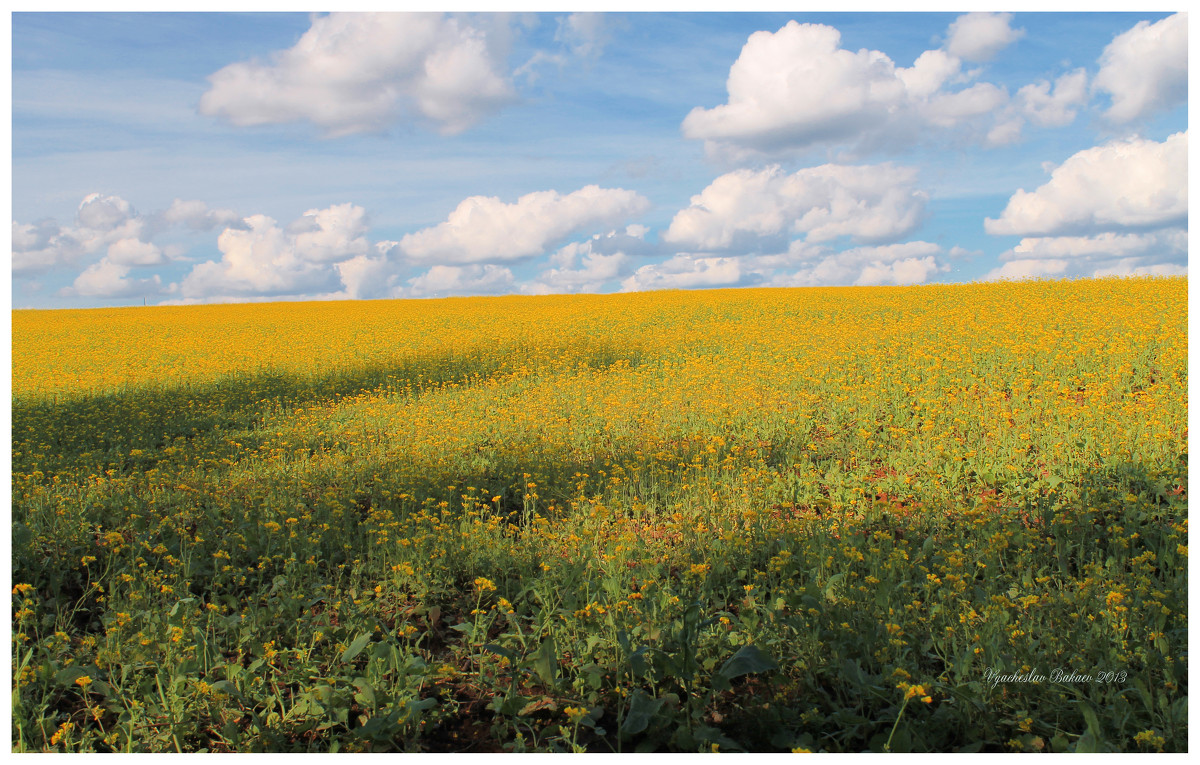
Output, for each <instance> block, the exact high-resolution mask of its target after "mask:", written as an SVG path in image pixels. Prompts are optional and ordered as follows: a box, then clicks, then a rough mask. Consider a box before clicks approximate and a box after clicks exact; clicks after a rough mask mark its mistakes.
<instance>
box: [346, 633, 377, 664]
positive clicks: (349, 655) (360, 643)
mask: <svg viewBox="0 0 1200 765" xmlns="http://www.w3.org/2000/svg"><path fill="white" fill-rule="evenodd" d="M370 640H371V633H369V632H364V633H363V634H361V635H359V636H358V637H356V638H354V642H352V643H350V645H349V646H347V647H346V650H345V651H342V661H344V662H347V661H353V660H354V657H355V656H358V654H359V652H360V651H362V649H363V648H365V647H366V645H367V643H368V642H370Z"/></svg>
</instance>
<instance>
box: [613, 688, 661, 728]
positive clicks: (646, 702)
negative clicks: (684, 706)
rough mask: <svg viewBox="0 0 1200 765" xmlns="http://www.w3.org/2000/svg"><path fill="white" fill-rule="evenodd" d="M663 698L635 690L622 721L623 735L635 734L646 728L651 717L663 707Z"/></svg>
mask: <svg viewBox="0 0 1200 765" xmlns="http://www.w3.org/2000/svg"><path fill="white" fill-rule="evenodd" d="M662 704H663V702H662V699H652V698H650V697H649V696H647V695H646V694H645V693H644V692H643V691H635V692H634V694H633V696H631V697H630V699H629V711H628V712H626V713H625V721H624V722H622V723H621V735H622V737H625V736H634V735H637V734H638V733H641V732H642V731H644V730H646V726H648V725H649V724H650V720H651V718H653V717H654V715H655V714H657V713H658V710H659V709H660V708H661V707H662Z"/></svg>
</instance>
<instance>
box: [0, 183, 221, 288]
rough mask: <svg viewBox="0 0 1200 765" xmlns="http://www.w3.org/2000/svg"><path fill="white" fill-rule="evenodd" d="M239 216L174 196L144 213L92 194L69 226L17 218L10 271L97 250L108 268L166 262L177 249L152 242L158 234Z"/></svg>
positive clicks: (64, 262)
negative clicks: (159, 208) (162, 207)
mask: <svg viewBox="0 0 1200 765" xmlns="http://www.w3.org/2000/svg"><path fill="white" fill-rule="evenodd" d="M239 220H240V219H239V218H238V217H237V215H236V214H235V213H234V212H233V211H232V210H213V209H210V208H209V207H208V206H207V205H205V204H204V203H203V202H198V201H190V202H184V201H182V200H179V199H176V200H175V201H174V202H173V203H172V204H171V206H170V207H169V208H167V209H166V210H162V211H159V212H154V213H150V214H146V215H143V214H141V213H139V212H138V211H137V210H135V209H134V207H133V205H132V204H130V203H129V201H128V200H125V199H122V198H121V197H119V196H115V195H107V194H100V193H93V194H88V195H87V196H85V197H84V198H83V200H82V201H81V202H80V203H79V208H78V210H77V211H76V214H75V220H74V222H73V223H72V224H70V225H66V226H60V225H59V224H58V222H57V221H54V220H43V221H39V222H37V223H19V222H17V221H13V226H12V255H13V257H12V269H13V271H12V272H13V275H14V276H25V277H27V276H31V275H34V274H37V273H42V272H45V271H49V270H51V269H54V268H58V267H79V266H81V265H82V264H84V263H86V262H88V261H91V260H93V259H94V258H95V257H96V256H97V254H99V253H103V255H104V257H105V258H106V259H107V260H106V262H107V263H108V264H109V266H135V267H146V266H157V265H162V264H164V263H166V262H168V261H169V260H171V259H172V256H173V255H175V254H176V253H175V251H174V250H173V248H171V247H168V248H165V249H164V248H163V247H160V246H159V245H157V244H155V243H154V242H153V241H152V240H153V239H154V238H155V237H157V236H159V235H160V234H162V233H164V232H166V231H168V230H170V229H172V228H177V227H187V228H190V229H193V230H208V229H212V228H214V227H216V226H219V225H234V226H236V225H240V223H239ZM95 263H99V261H95ZM103 273H104V274H107V275H110V276H111V275H112V274H113V273H115V272H114V271H113V270H112V269H111V268H109V269H108V270H106V271H104V272H103ZM79 294H85V293H79ZM86 294H99V293H86Z"/></svg>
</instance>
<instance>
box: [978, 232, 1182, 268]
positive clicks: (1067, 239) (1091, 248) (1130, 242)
mask: <svg viewBox="0 0 1200 765" xmlns="http://www.w3.org/2000/svg"><path fill="white" fill-rule="evenodd" d="M1187 239H1188V233H1187V231H1186V230H1185V229H1182V228H1171V229H1163V230H1162V231H1155V232H1151V233H1145V234H1115V233H1112V232H1108V233H1104V234H1099V235H1096V236H1047V237H1026V238H1024V239H1022V240H1021V242H1020V243H1019V244H1018V245H1017V246H1016V247H1014V248H1012V249H1011V250H1009V251H1008V252H1006V253H1004V254H1002V255H1001V256H1000V259H1001V260H1002V261H1009V260H1039V259H1045V258H1053V259H1061V258H1088V259H1091V258H1097V257H1099V258H1130V257H1146V256H1153V255H1162V256H1165V257H1172V256H1174V257H1179V256H1185V257H1186V255H1187Z"/></svg>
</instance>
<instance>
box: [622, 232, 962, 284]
mask: <svg viewBox="0 0 1200 765" xmlns="http://www.w3.org/2000/svg"><path fill="white" fill-rule="evenodd" d="M942 255H943V252H942V248H941V247H940V246H938V245H937V244H934V243H932V242H921V241H914V242H902V243H897V244H889V245H879V246H863V247H854V248H851V249H848V250H843V251H840V252H838V251H834V250H832V249H830V248H829V247H827V246H825V245H813V244H809V243H807V242H800V241H796V242H792V243H791V245H790V246H789V247H788V249H787V251H786V252H781V253H778V254H774V255H740V256H712V255H704V254H698V253H679V254H678V255H676V256H675V257H673V258H671V259H669V260H667V261H665V262H663V263H655V264H649V265H645V266H642V267H641V268H639V269H637V270H636V271H635V272H634V273H633V274H631V275H630V276H629V277H628V278H626V279H625V280H624V281H622V283H621V290H622V291H623V292H632V291H638V290H657V289H692V288H703V287H708V288H712V287H741V286H750V285H765V286H772V287H819V286H830V285H845V284H855V285H875V284H923V283H925V282H927V281H928V280H929V279H930V278H931V277H932V276H934V275H935V274H937V273H941V272H945V271H948V270H949V266H948V265H947V264H946V263H945V262H944V261H943V259H942V257H941V256H942Z"/></svg>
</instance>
